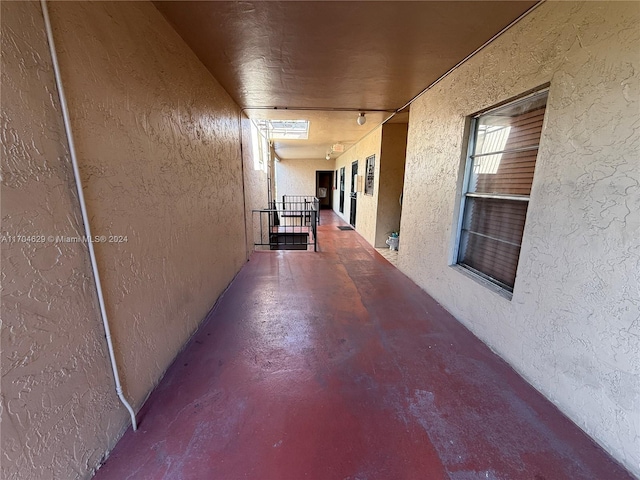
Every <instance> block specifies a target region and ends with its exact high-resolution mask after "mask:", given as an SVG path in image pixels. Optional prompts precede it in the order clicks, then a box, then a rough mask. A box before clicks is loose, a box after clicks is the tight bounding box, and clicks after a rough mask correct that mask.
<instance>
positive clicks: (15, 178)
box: [2, 2, 246, 479]
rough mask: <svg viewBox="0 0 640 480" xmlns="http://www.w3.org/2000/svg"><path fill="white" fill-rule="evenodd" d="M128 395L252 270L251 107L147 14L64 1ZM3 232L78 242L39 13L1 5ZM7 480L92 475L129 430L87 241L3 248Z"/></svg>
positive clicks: (60, 29)
mask: <svg viewBox="0 0 640 480" xmlns="http://www.w3.org/2000/svg"><path fill="white" fill-rule="evenodd" d="M49 8H50V13H51V19H52V24H53V28H54V36H55V39H56V42H57V46H58V54H59V59H60V64H61V69H62V75H63V82H64V83H65V90H66V93H67V97H68V101H69V108H70V114H71V119H72V126H73V129H74V134H75V138H76V144H77V145H76V146H77V153H78V158H79V162H80V169H81V175H82V179H83V182H84V189H85V195H86V200H87V206H88V210H89V216H90V218H91V222H92V228H93V230H94V234H95V235H106V236H108V235H123V236H126V237H127V240H126V241H125V242H122V243H98V244H96V245H95V246H96V253H97V256H98V263H99V268H100V272H101V276H102V280H103V287H104V293H105V298H106V302H107V310H108V314H109V315H110V320H111V323H112V334H113V338H114V343H115V350H116V356H117V357H118V359H119V362H120V368H121V373H122V380H123V384H124V390H125V395H126V396H127V398H128V399H130V400H131V401H132V404H133V405H134V407H136V408H139V407H140V405H141V404H142V402H143V401H144V399H145V398H146V396H147V395H148V394H149V392H150V391H151V389H152V388H153V387H154V386H155V385H156V383H157V382H158V381H159V379H160V377H161V376H162V374H163V372H164V370H165V369H166V368H167V367H168V365H169V364H170V362H171V361H172V359H173V358H174V356H175V355H176V353H177V352H178V351H179V349H180V348H181V347H182V346H183V345H184V343H185V341H186V340H187V339H188V338H189V336H190V335H191V334H192V332H193V331H194V330H195V328H196V327H197V326H198V324H199V323H200V321H201V320H202V319H203V318H204V316H205V315H206V314H207V312H208V311H209V309H210V308H211V307H212V305H213V304H214V302H215V300H216V298H217V297H218V296H219V294H220V293H221V292H222V291H223V289H224V288H225V287H226V285H227V284H228V283H229V282H230V281H231V280H232V278H233V276H234V275H235V274H236V272H237V271H238V270H239V269H240V267H241V266H242V265H243V263H244V262H245V260H246V250H245V245H246V242H245V226H244V211H243V202H242V201H241V200H240V197H239V196H238V192H241V191H242V182H243V178H242V158H241V154H240V137H241V130H240V112H239V109H238V107H237V106H236V105H235V104H234V102H233V101H232V100H231V99H230V97H229V96H228V95H227V94H226V92H225V91H224V90H223V89H222V88H221V87H220V86H219V84H218V83H217V82H216V81H215V79H213V77H211V75H210V73H209V72H208V71H207V70H206V69H205V68H204V67H203V66H202V65H201V64H200V62H199V61H198V60H197V58H196V57H195V55H194V54H193V53H192V52H191V50H189V48H188V47H187V46H186V45H185V44H184V42H183V41H182V40H181V39H180V37H179V36H178V35H177V34H176V33H175V32H174V31H173V29H172V28H171V27H170V26H169V25H168V24H167V22H166V21H165V20H164V19H163V18H162V16H161V15H160V13H159V12H158V11H157V10H156V9H155V8H154V7H153V5H152V4H151V3H147V2H124V3H122V2H113V3H111V2H95V3H88V2H51V3H50V4H49ZM2 22H3V25H2V33H3V36H2V49H3V50H2V134H3V139H4V140H3V143H2V145H3V147H2V148H3V151H2V153H3V165H2V174H3V184H2V219H3V224H2V232H3V234H6V235H17V234H24V235H29V234H37V235H45V236H48V235H66V236H77V235H81V233H82V228H81V218H80V213H79V208H78V204H77V201H76V198H75V196H74V188H75V187H74V182H73V177H72V174H71V166H70V163H69V159H68V156H67V152H66V148H67V147H66V140H65V138H64V134H63V129H62V125H61V124H62V121H61V114H60V111H59V107H58V102H57V94H56V89H55V86H54V82H53V73H52V69H51V61H50V56H49V53H48V49H47V44H46V40H45V36H44V31H43V23H42V13H41V11H40V6H39V4H38V3H36V2H2ZM2 276H3V278H4V279H7V280H3V292H2V295H3V297H2V302H3V305H2V314H3V318H2V321H3V335H2V395H3V401H2V415H3V423H2V452H3V457H4V461H3V462H2V476H3V477H5V476H6V478H14V479H31V478H86V477H87V476H88V475H90V472H91V469H93V468H94V467H95V466H96V465H97V463H98V462H99V461H100V458H101V457H102V455H103V454H104V453H105V452H106V451H107V450H108V449H109V448H110V447H111V446H112V445H113V444H114V443H115V441H116V440H117V437H118V435H119V434H120V433H121V432H122V431H123V429H124V427H126V425H127V423H128V414H127V413H126V411H125V410H124V408H123V407H122V406H121V405H120V404H119V402H118V400H117V397H116V395H115V392H113V380H112V378H111V373H110V367H109V362H108V358H107V355H106V345H105V343H104V334H103V331H102V325H101V322H100V317H99V315H98V311H97V305H96V303H97V302H96V300H95V293H94V286H93V284H92V280H91V274H90V268H89V261H88V254H87V250H86V248H85V246H84V245H83V244H77V243H76V244H70V243H55V242H54V243H51V242H45V243H42V244H40V243H37V244H33V243H32V244H25V243H15V244H4V243H3V244H2Z"/></svg>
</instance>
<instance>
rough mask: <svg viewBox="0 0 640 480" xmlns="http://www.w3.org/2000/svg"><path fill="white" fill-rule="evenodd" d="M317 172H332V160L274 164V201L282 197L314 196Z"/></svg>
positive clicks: (286, 161)
mask: <svg viewBox="0 0 640 480" xmlns="http://www.w3.org/2000/svg"><path fill="white" fill-rule="evenodd" d="M317 170H327V171H328V170H334V168H333V160H326V159H324V158H323V159H321V160H317V159H308V160H307V159H304V160H281V161H279V162H276V196H275V197H274V200H277V201H280V200H282V195H315V194H316V171H317Z"/></svg>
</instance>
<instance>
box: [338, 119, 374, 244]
mask: <svg viewBox="0 0 640 480" xmlns="http://www.w3.org/2000/svg"><path fill="white" fill-rule="evenodd" d="M381 145H382V127H381V126H380V127H378V128H376V129H375V130H373V131H372V132H371V133H370V134H369V135H367V136H366V137H364V138H363V139H362V140H360V141H359V142H358V143H356V144H355V145H354V146H353V147H351V148H350V149H349V150H347V151H346V152H344V153H343V154H342V155H340V156H339V157H338V158H337V159H336V162H335V168H334V170H335V169H338V171H339V170H340V168H341V167H345V179H344V184H345V185H344V188H345V195H344V213H340V210H339V208H338V206H339V202H340V191H337V194H336V195H334V197H333V209H334V210H335V212H336V213H337V214H338V215H339V216H341V217H342V218H343V219H344V220H345V221H346V222H349V215H350V213H351V199H350V198H349V192H350V191H351V164H352V163H353V162H354V161H356V160H357V161H358V175H364V174H365V173H366V172H365V170H366V165H367V157H369V156H371V155H375V156H376V166H375V179H374V189H373V192H374V193H373V195H365V194H364V192H360V193H358V201H357V202H358V203H357V205H356V231H357V232H358V233H360V235H362V236H363V237H364V238H365V239H366V240H367V241H368V242H369V243H370V244H371V245H373V244H374V243H375V237H376V218H377V211H378V182H379V181H380V149H381ZM338 175H339V173H338ZM339 181H340V179H339V178H338V182H339ZM338 187H339V185H338Z"/></svg>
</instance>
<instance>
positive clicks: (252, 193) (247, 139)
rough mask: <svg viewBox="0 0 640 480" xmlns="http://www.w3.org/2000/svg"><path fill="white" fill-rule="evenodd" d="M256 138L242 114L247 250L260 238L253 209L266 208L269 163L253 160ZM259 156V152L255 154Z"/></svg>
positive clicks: (257, 215) (257, 220) (267, 202)
mask: <svg viewBox="0 0 640 480" xmlns="http://www.w3.org/2000/svg"><path fill="white" fill-rule="evenodd" d="M254 143H258V142H256V139H255V138H254V136H253V135H252V132H251V120H249V119H248V118H247V117H246V116H245V115H244V114H243V116H242V161H243V170H244V175H243V177H244V204H245V218H246V239H247V252H252V251H253V250H254V248H255V247H254V242H255V241H257V240H258V239H259V238H260V214H254V213H253V210H260V209H265V208H268V204H269V199H268V182H269V178H268V176H267V170H268V169H269V165H268V164H267V165H265V164H264V162H263V163H258V162H255V161H254V156H255V155H256V154H257V152H256V149H257V148H258V146H257V145H255V144H254ZM257 157H259V154H258V155H257Z"/></svg>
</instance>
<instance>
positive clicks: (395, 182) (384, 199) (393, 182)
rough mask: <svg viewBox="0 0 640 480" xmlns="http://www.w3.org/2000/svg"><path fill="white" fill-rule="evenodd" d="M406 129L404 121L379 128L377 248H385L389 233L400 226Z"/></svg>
mask: <svg viewBox="0 0 640 480" xmlns="http://www.w3.org/2000/svg"><path fill="white" fill-rule="evenodd" d="M407 128H408V125H407V124H406V123H389V124H385V125H383V127H382V153H381V154H380V179H379V181H378V214H377V220H376V241H375V246H376V247H386V246H387V244H386V243H385V242H386V241H387V238H388V237H389V233H390V232H393V231H394V230H398V229H399V228H400V215H401V213H402V207H401V206H400V195H401V194H402V187H403V185H404V162H405V157H406V151H407Z"/></svg>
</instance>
